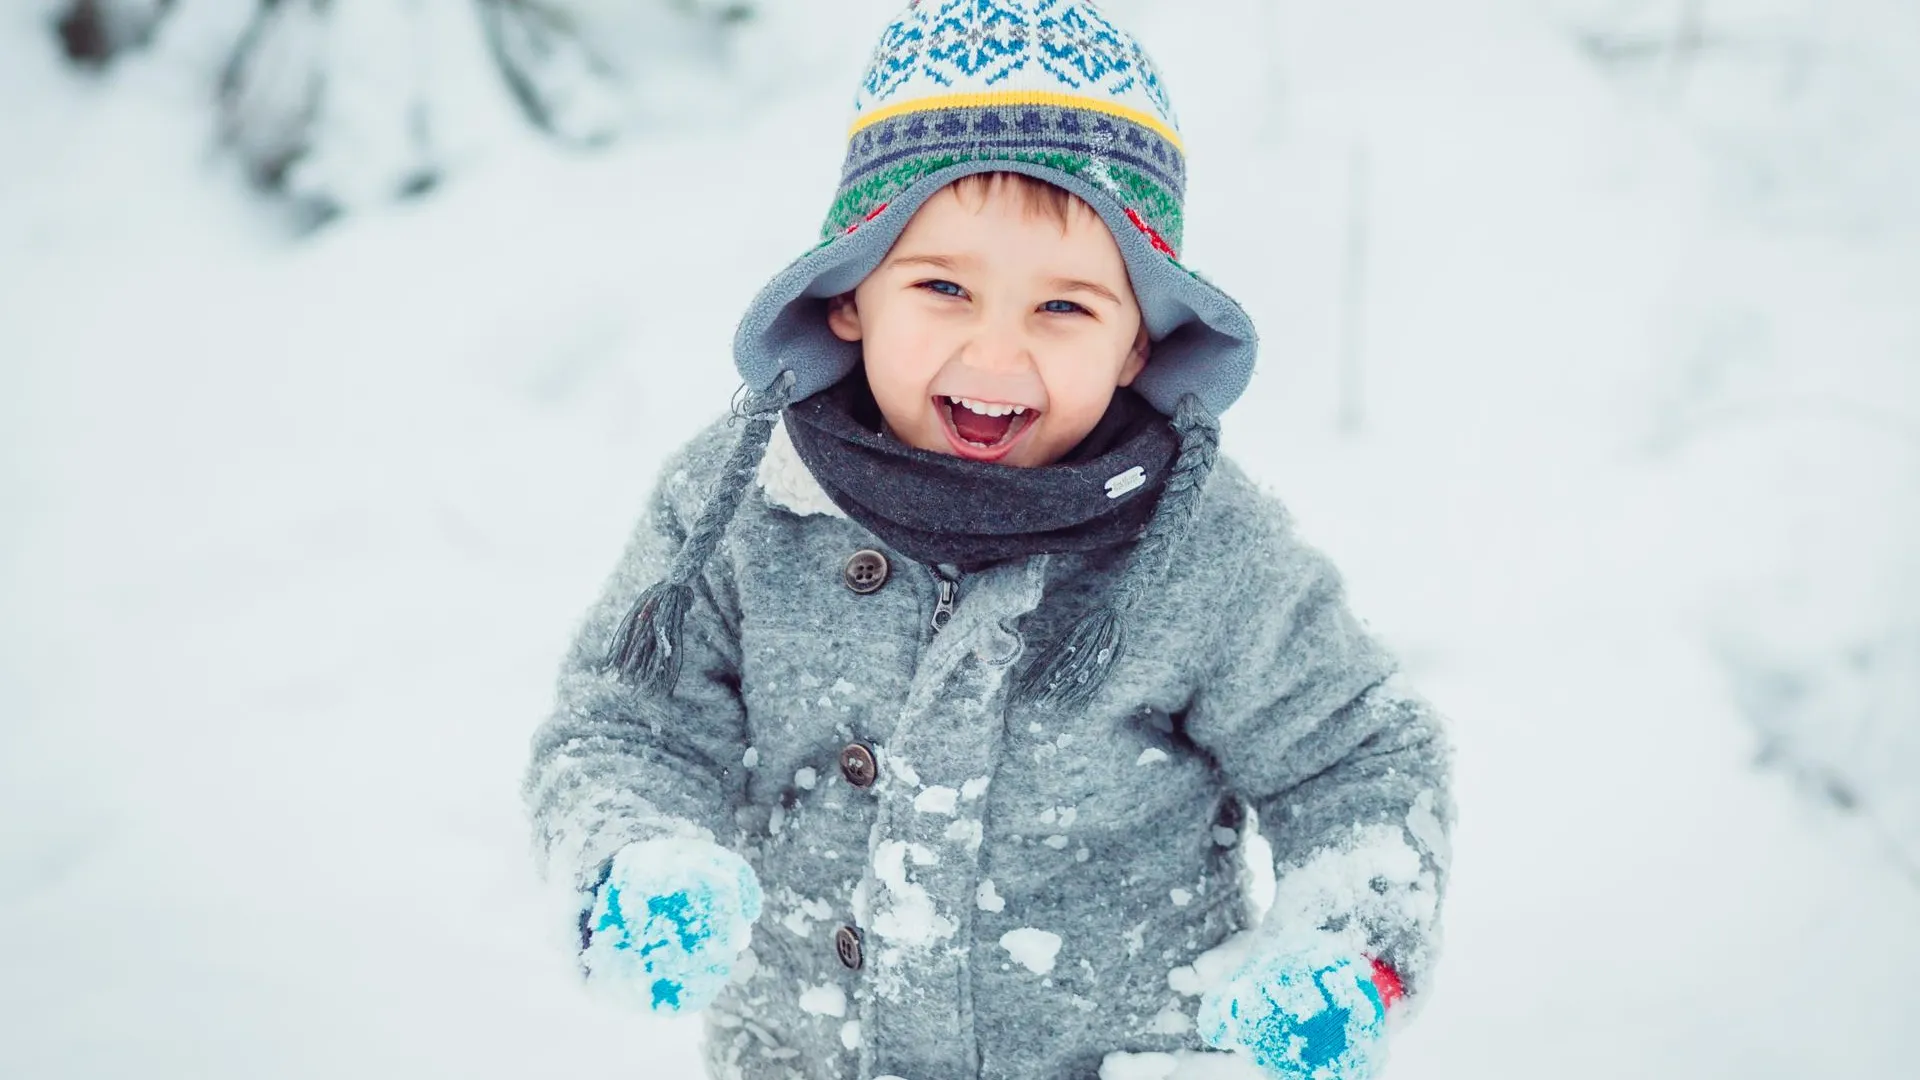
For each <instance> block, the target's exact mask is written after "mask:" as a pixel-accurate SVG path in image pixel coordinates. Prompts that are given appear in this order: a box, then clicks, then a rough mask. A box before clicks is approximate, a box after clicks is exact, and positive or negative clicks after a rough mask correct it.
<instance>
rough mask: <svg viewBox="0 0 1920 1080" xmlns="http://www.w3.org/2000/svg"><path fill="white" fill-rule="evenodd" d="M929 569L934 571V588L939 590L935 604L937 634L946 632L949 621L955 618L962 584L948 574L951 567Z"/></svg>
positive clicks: (935, 628)
mask: <svg viewBox="0 0 1920 1080" xmlns="http://www.w3.org/2000/svg"><path fill="white" fill-rule="evenodd" d="M927 569H929V570H931V571H933V580H934V586H935V588H937V589H938V590H939V593H938V595H937V596H936V597H935V598H934V602H933V632H934V633H936V634H937V633H939V632H940V631H942V630H945V629H946V628H947V623H948V621H949V620H951V619H952V618H953V605H954V604H955V602H956V601H957V600H958V599H959V596H960V582H959V580H958V578H956V577H953V576H950V575H949V574H948V570H950V569H951V567H941V566H929V567H928V568H927Z"/></svg>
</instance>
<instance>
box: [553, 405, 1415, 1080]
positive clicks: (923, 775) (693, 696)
mask: <svg viewBox="0 0 1920 1080" xmlns="http://www.w3.org/2000/svg"><path fill="white" fill-rule="evenodd" d="M735 430H736V429H734V428H732V427H731V426H730V425H728V424H727V423H725V422H721V423H717V424H715V425H714V426H712V427H711V428H709V429H708V430H707V431H705V432H704V433H702V434H701V435H700V436H698V437H696V438H695V439H694V440H692V441H691V442H690V443H689V444H688V445H687V446H686V447H684V448H683V449H682V450H681V451H680V452H679V453H678V454H676V455H675V457H674V458H673V459H672V460H671V461H670V462H669V463H668V464H667V466H666V468H665V469H664V470H663V473H662V475H661V479H660V483H659V484H658V486H657V488H656V490H655V494H654V497H653V500H652V502H651V505H650V507H649V509H648V511H647V513H646V514H645V515H644V516H643V519H642V521H641V523H640V525H639V528H638V529H637V531H636V532H635V535H634V537H633V540H632V542H631V544H630V546H629V548H628V550H627V552H626V554H625V555H624V557H623V558H622V560H621V562H620V564H619V566H618V567H617V569H616V570H615V572H614V573H613V575H612V577H611V579H610V580H609V582H608V583H607V586H606V589H605V592H604V594H603V595H602V597H601V598H600V600H599V602H598V603H597V604H596V605H595V606H594V608H593V609H592V611H591V612H590V613H589V615H588V617H587V619H586V620H585V623H584V625H583V626H582V628H581V630H580V633H579V635H578V637H577V639H576V640H575V642H574V644H573V647H572V649H571V651H570V653H569V655H568V657H567V660H566V662H565V665H564V668H563V671H562V673H561V677H560V684H559V702H558V706H557V708H556V711H555V713H554V715H553V717H552V718H551V719H550V720H549V721H548V722H547V723H546V724H545V725H543V726H542V727H541V729H540V730H539V732H538V733H537V734H536V736H535V738H534V745H533V759H532V763H531V766H530V768H529V770H528V773H527V779H526V787H525V795H526V798H527V803H528V806H529V809H530V812H531V814H532V817H533V821H534V826H535V834H536V849H537V852H538V854H539V857H540V859H541V861H542V865H543V868H544V870H545V872H546V874H547V875H548V877H549V878H550V879H551V880H555V881H556V882H558V883H559V884H560V885H562V886H563V887H564V889H565V890H566V891H568V893H569V897H570V902H575V901H577V902H579V903H581V904H585V903H590V899H587V898H585V897H586V892H585V891H586V890H589V889H590V888H591V885H592V883H593V882H594V881H596V880H598V878H599V875H600V870H601V868H602V866H603V864H604V863H605V862H606V860H608V859H609V858H611V857H612V855H613V854H614V853H615V852H616V851H618V850H619V849H620V848H621V847H622V846H624V845H625V844H627V843H631V842H634V841H638V840H644V839H649V838H652V837H656V836H662V835H704V836H711V837H714V838H716V839H718V840H719V841H720V842H722V843H724V844H727V845H728V846H730V847H733V848H735V849H736V850H738V851H739V852H740V853H741V854H742V855H743V856H745V858H746V859H747V860H748V861H749V862H750V863H751V864H752V865H753V867H754V869H755V870H756V871H757V872H758V874H759V876H760V880H761V882H762V884H763V885H764V887H765V892H766V908H765V912H764V914H763V915H762V917H761V919H760V923H759V926H758V927H757V928H756V930H755V932H754V938H753V941H754V948H753V953H754V962H752V963H749V964H746V965H743V971H745V972H747V973H748V974H746V975H744V976H743V977H741V978H739V979H737V980H736V982H735V984H734V985H733V986H732V987H730V988H729V989H728V991H727V992H726V993H725V994H723V995H722V997H721V998H720V1000H719V1001H718V1002H717V1003H716V1004H715V1005H714V1006H713V1007H712V1008H711V1009H710V1010H709V1011H708V1013H707V1022H708V1055H709V1063H710V1067H711V1070H712V1072H713V1074H714V1075H715V1076H717V1077H726V1078H740V1080H826V1078H835V1080H839V1078H860V1080H871V1078H874V1077H879V1076H883V1075H888V1074H893V1075H898V1076H903V1077H909V1078H913V1080H934V1078H938V1080H959V1078H962V1077H967V1078H972V1077H979V1078H982V1080H1014V1078H1019V1080H1086V1078H1089V1077H1093V1076H1095V1075H1096V1074H1098V1073H1099V1071H1100V1069H1101V1063H1102V1062H1103V1060H1105V1059H1106V1058H1107V1056H1108V1055H1109V1054H1115V1055H1119V1054H1135V1055H1150V1056H1149V1057H1144V1058H1136V1059H1124V1058H1120V1057H1116V1058H1115V1061H1116V1062H1118V1061H1122V1060H1171V1059H1170V1058H1166V1057H1165V1055H1177V1056H1178V1057H1180V1058H1187V1057H1189V1056H1190V1055H1196V1054H1204V1053H1205V1052H1206V1048H1205V1045H1204V1044H1203V1043H1202V1041H1201V1039H1200V1037H1199V1035H1198V1034H1197V1033H1196V1031H1195V1029H1194V1013H1195V1010H1196V1008H1197V1006H1198V1000H1199V995H1200V994H1201V993H1202V992H1203V991H1204V990H1205V989H1207V987H1206V985H1205V978H1204V974H1205V973H1206V972H1207V971H1209V970H1210V968H1212V967H1217V966H1218V965H1217V964H1215V963H1210V956H1217V955H1219V954H1217V953H1211V954H1210V950H1215V949H1216V947H1218V946H1222V945H1223V944H1224V943H1227V942H1228V941H1229V939H1230V938H1235V940H1238V941H1242V942H1244V941H1248V940H1255V939H1257V938H1258V937H1259V935H1262V934H1268V933H1280V932H1284V931H1286V930H1289V929H1295V928H1301V927H1307V926H1324V927H1327V928H1329V929H1333V930H1335V931H1338V932H1340V933H1342V934H1344V935H1346V936H1347V938H1348V939H1349V940H1350V941H1351V942H1352V943H1353V945H1354V947H1355V948H1356V949H1360V950H1364V951H1366V952H1367V953H1369V954H1371V955H1376V956H1379V957H1381V958H1383V959H1384V960H1386V961H1387V962H1388V963H1390V964H1391V965H1393V966H1394V967H1395V968H1396V969H1397V970H1398V971H1399V973H1400V975H1401V977H1402V979H1403V980H1404V982H1405V984H1406V988H1407V991H1408V994H1409V997H1408V1003H1407V1004H1408V1005H1409V1006H1414V1005H1417V1003H1418V1002H1420V1001H1421V1000H1422V998H1423V994H1424V991H1425V988H1426V986H1427V983H1428V980H1429V976H1430V973H1431V970H1432V967H1433V965H1434V961H1435V954H1436V951H1437V944H1438V920H1439V913H1440V898H1441V896H1442V894H1443V892H1444V889H1445V883H1446V877H1447V870H1448V860H1449V855H1448V843H1447V838H1448V831H1449V829H1450V827H1451V820H1452V813H1453V810H1452V800H1451V798H1450V795H1449V786H1448V785H1449V753H1448V747H1447V742H1446V738H1445V734H1444V730H1443V728H1442V725H1441V722H1440V720H1439V718H1438V717H1437V716H1436V715H1435V714H1434V712H1433V711H1432V710H1431V708H1430V707H1428V706H1427V705H1426V704H1424V703H1423V702H1422V701H1421V700H1420V699H1419V698H1418V697H1417V696H1415V695H1413V694H1412V693H1410V692H1408V691H1407V690H1406V689H1404V688H1403V687H1402V686H1401V685H1400V683H1399V680H1398V679H1397V678H1393V677H1392V675H1393V668H1394V665H1393V661H1392V659H1391V657H1390V656H1389V655H1388V654H1387V653H1386V652H1385V651H1384V650H1383V649H1382V648H1381V646H1380V645H1379V644H1378V643H1376V642H1375V641H1374V640H1373V639H1372V637H1371V636H1369V634H1368V633H1367V632H1366V630H1365V628H1364V627H1363V626H1362V624H1361V623H1360V622H1359V621H1358V620H1357V619H1356V618H1355V617H1354V616H1353V615H1352V614H1351V613H1350V612H1349V611H1348V609H1347V607H1346V605H1345V602H1344V598H1343V591H1342V587H1341V584H1340V580H1339V577H1338V574H1337V573H1336V572H1335V570H1334V568H1333V567H1332V565H1331V564H1330V563H1329V562H1328V561H1327V559H1326V558H1325V557H1324V556H1322V555H1321V554H1319V553H1318V552H1317V551H1315V550H1314V549H1312V548H1311V547H1309V546H1307V545H1305V544H1304V543H1302V542H1301V541H1300V540H1299V539H1297V538H1296V537H1295V535H1294V533H1293V531H1292V529H1291V526H1290V525H1289V522H1288V518H1287V515H1286V513H1285V511H1284V510H1283V509H1282V507H1281V506H1280V504H1279V503H1278V502H1277V501H1276V500H1275V499H1273V498H1272V497H1270V496H1268V495H1265V494H1263V493H1262V492H1260V491H1259V490H1258V489H1257V488H1256V487H1255V485H1254V484H1253V483H1252V482H1251V481H1250V480H1249V479H1248V478H1247V477H1246V475H1245V474H1244V473H1243V472H1242V471H1241V470H1240V469H1238V468H1237V467H1235V466H1234V465H1233V464H1232V463H1231V462H1228V461H1225V460H1223V461H1222V462H1221V464H1220V466H1219V467H1218V468H1217V469H1216V470H1215V472H1214V474H1213V476H1212V478H1211V480H1210V481H1209V484H1208V487H1207V490H1206V493H1205V496H1204V499H1203V503H1202V506H1201V509H1200V511H1199V513H1198V514H1197V515H1196V520H1195V524H1194V526H1193V529H1192V531H1191V532H1190V533H1189V535H1188V536H1187V538H1186V539H1185V540H1184V541H1183V545H1184V546H1183V548H1182V551H1181V553H1180V554H1179V555H1178V556H1177V557H1176V558H1175V559H1174V561H1173V565H1172V566H1171V568H1170V569H1169V571H1168V573H1167V574H1166V576H1165V579H1164V581H1163V582H1162V584H1161V586H1160V588H1159V589H1158V590H1157V592H1155V593H1154V594H1153V595H1151V596H1150V597H1148V598H1146V599H1145V600H1143V601H1142V603H1141V605H1140V607H1139V608H1138V609H1137V613H1136V615H1135V616H1134V625H1133V626H1132V628H1131V634H1132V636H1131V639H1130V642H1129V647H1128V651H1127V653H1126V655H1125V657H1124V658H1123V660H1122V662H1121V664H1120V666H1119V667H1118V668H1117V669H1116V670H1115V672H1114V675H1113V677H1112V679H1111V680H1110V681H1109V682H1108V684H1107V685H1106V686H1105V687H1104V688H1103V689H1102V690H1101V691H1100V693H1099V695H1098V696H1097V697H1096V698H1095V700H1094V701H1093V702H1092V703H1091V704H1090V705H1089V706H1087V707H1085V708H1083V709H1080V710H1078V711H1062V712H1050V711H1046V710H1044V709H1041V708H1038V707H1036V706H1033V705H1030V704H1027V703H1024V702H1022V701H1019V700H1016V699H1012V698H1011V697H1010V695H1009V689H1010V686H1011V684H1012V683H1013V681H1014V677H1015V676H1016V675H1017V673H1018V672H1019V670H1020V662H1021V660H1022V658H1023V657H1030V656H1032V655H1036V654H1037V653H1038V652H1039V651H1040V650H1042V649H1044V648H1045V647H1046V646H1047V645H1048V644H1050V643H1051V642H1053V641H1054V640H1056V639H1057V638H1058V637H1059V636H1060V635H1062V634H1064V633H1065V632H1066V631H1067V630H1068V628H1070V627H1071V626H1072V625H1073V622H1074V620H1075V619H1077V618H1078V617H1080V616H1081V615H1082V614H1084V613H1085V612H1086V611H1088V610H1089V609H1090V608H1091V607H1092V606H1093V605H1095V604H1097V603H1098V602H1099V600H1100V597H1101V595H1102V592H1103V590H1104V589H1105V588H1106V587H1107V586H1108V585H1109V584H1110V582H1111V581H1112V580H1113V579H1114V576H1115V575H1116V574H1118V573H1119V571H1120V569H1121V567H1122V565H1123V555H1124V553H1115V552H1104V553H1094V554H1090V555H1051V556H1048V555H1042V556H1035V557H1031V558H1026V559H1019V560H1013V561H1010V562H1006V563H1002V564H999V565H996V566H993V567H991V568H989V569H986V570H984V571H981V572H978V573H974V574H969V575H965V576H963V577H960V578H959V579H958V588H957V601H956V603H955V604H954V606H953V610H952V615H951V619H950V621H948V622H947V623H946V625H945V626H944V628H943V629H941V630H938V631H936V630H935V629H934V628H933V614H934V610H935V608H936V605H937V604H938V602H939V599H940V595H941V592H942V574H941V572H940V571H938V570H937V569H936V568H931V567H927V566H923V565H920V564H916V563H913V562H911V561H909V560H907V559H906V558H905V557H903V556H900V555H898V554H897V553H894V552H892V551H890V550H888V549H887V548H886V546H885V545H884V544H882V543H881V542H880V541H879V540H878V539H877V538H876V537H875V536H873V535H872V534H871V533H869V532H868V531H867V530H866V529H864V528H863V527H861V526H860V525H858V524H856V523H855V522H853V521H851V520H849V519H847V518H845V517H844V516H843V515H841V514H840V513H839V512H838V511H837V510H836V509H835V508H834V507H833V504H832V503H831V502H830V501H828V500H827V499H826V498H825V497H824V495H823V494H822V493H821V492H820V491H819V488H818V486H817V484H815V483H814V482H813V480H812V477H811V475H810V474H809V473H808V472H807V470H806V468H805V466H804V465H802V464H801V463H800V462H799V460H798V458H797V457H796V456H795V455H794V453H793V450H792V447H791V444H790V443H788V442H787V440H786V439H785V437H784V431H782V430H781V429H778V428H776V430H775V437H774V440H773V442H772V444H771V446H770V447H769V449H768V452H767V456H766V458H765V460H764V461H763V463H762V466H761V469H760V472H759V478H760V483H759V485H758V486H757V489H756V490H755V491H753V492H751V493H750V494H749V495H748V496H747V498H746V500H745V501H744V502H743V503H742V505H741V507H740V510H739V511H738V513H737V514H736V516H735V518H734V520H733V522H732V524H731V526H730V527H729V529H728V532H727V534H726V537H725V539H724V541H723V543H722V546H721V549H720V552H719V554H717V555H716V556H715V557H714V558H713V559H712V560H710V561H709V564H708V566H707V567H706V569H705V572H704V575H703V577H702V578H701V580H700V583H699V588H698V590H697V592H698V599H697V602H696V604H695V607H694V609H693V611H692V612H691V613H690V614H689V617H688V619H687V622H686V629H685V632H684V633H683V637H682V642H681V645H680V647H681V648H682V649H684V650H686V652H685V654H684V655H683V656H682V658H681V660H682V667H681V675H680V678H679V681H678V684H677V685H676V687H675V688H674V691H673V693H672V694H671V696H664V695H661V694H658V693H654V692H649V691H646V690H642V689H639V688H636V687H634V686H632V685H629V684H627V683H624V682H621V681H620V680H619V679H617V678H616V677H615V676H614V675H613V674H610V673H604V672H603V671H602V670H601V659H602V657H603V655H604V653H605V649H606V645H607V642H608V641H609V640H610V638H611V637H612V635H613V633H614V630H615V627H616V625H617V624H618V623H619V621H620V620H621V619H622V618H623V617H624V615H625V614H626V611H627V608H628V606H629V605H630V604H631V603H632V602H633V599H634V597H636V596H638V595H639V594H640V593H641V592H642V591H643V590H645V589H646V588H647V586H649V585H650V584H652V583H654V582H656V581H658V580H659V579H660V578H661V577H662V576H663V574H664V572H665V567H666V565H667V563H668V561H669V560H670V559H671V558H672V555H673V553H674V552H675V551H676V550H677V549H678V548H679V545H680V542H681V539H682V538H683V536H684V534H685V529H686V527H687V525H688V523H689V522H690V521H691V520H692V519H693V518H694V517H695V516H696V515H697V512H698V510H699V507H700V505H701V500H702V499H703V498H704V496H705V493H706V492H707V491H708V490H709V488H710V485H711V480H712V476H713V473H714V471H715V469H716V468H717V466H718V464H719V463H720V462H721V461H722V460H723V459H724V457H725V455H726V453H727V450H728V448H729V446H730V445H731V443H732V440H733V439H734V437H735ZM869 550H871V551H878V552H880V553H881V554H883V555H884V556H885V558H886V561H887V572H888V576H887V578H886V580H885V582H884V584H883V585H881V587H880V588H878V589H877V590H874V591H872V592H867V593H862V592H856V591H855V590H854V589H853V588H851V587H850V586H849V583H848V580H847V575H846V569H847V564H848V561H849V559H850V558H851V557H852V556H853V555H854V554H855V553H856V552H861V551H869ZM871 565H872V560H871V558H870V557H869V558H868V559H867V560H866V567H867V569H869V570H870V569H871ZM869 762H870V763H871V764H872V765H873V766H875V767H874V768H872V769H871V770H870V771H867V770H865V765H866V764H868V763H869ZM856 781H858V783H857V782H856ZM1248 810H1252V811H1254V815H1249V813H1248ZM1255 815H1257V821H1258V823H1259V827H1260V830H1261V832H1262V834H1263V835H1264V836H1265V837H1266V838H1267V839H1268V841H1269V842H1270V843H1271V845H1272V849H1273V853H1274V858H1275V860H1276V863H1277V868H1276V872H1277V874H1278V881H1279V888H1278V895H1277V897H1276V901H1275V904H1274V906H1273V909H1272V911H1271V913H1270V914H1269V915H1268V917H1267V922H1266V924H1265V925H1264V926H1262V927H1260V928H1257V929H1254V930H1253V931H1252V933H1251V934H1250V935H1238V937H1237V938H1236V934H1237V932H1239V931H1242V930H1246V929H1248V928H1249V927H1248V924H1249V922H1250V919H1251V916H1250V914H1249V905H1248V896H1247V885H1248V875H1247V873H1246V868H1245V866H1244V863H1243V860H1242V858H1241V851H1240V846H1241V843H1240V842H1241V840H1242V839H1243V838H1244V835H1245V831H1246V829H1247V827H1248V823H1249V822H1250V821H1252V820H1255ZM570 914H572V915H574V916H577V910H576V911H574V912H572V913H570ZM569 925H571V924H569ZM856 964H857V967H856V966H853V965H856ZM1396 1012H1397V1013H1399V1014H1401V1015H1402V1016H1406V1015H1410V1010H1409V1009H1408V1008H1405V1007H1403V1008H1401V1009H1397V1010H1396ZM1152 1055H1159V1056H1158V1057H1154V1056H1152Z"/></svg>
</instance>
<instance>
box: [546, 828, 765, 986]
mask: <svg viewBox="0 0 1920 1080" xmlns="http://www.w3.org/2000/svg"><path fill="white" fill-rule="evenodd" d="M760 901H761V895H760V881H759V879H758V878H757V877H755V875H754V872H753V868H752V867H751V866H748V865H747V863H746V860H744V859H742V858H741V857H740V856H738V855H735V854H734V853H733V852H731V851H728V850H727V849H726V848H723V847H721V846H719V845H718V844H714V843H711V842H709V841H705V840H692V839H686V838H681V837H669V838H665V839H660V840H646V841H642V842H641V843H637V844H628V845H627V846H626V847H624V848H621V849H620V851H619V852H618V853H617V854H615V855H614V857H613V862H612V865H611V866H610V868H609V869H608V872H607V879H606V881H605V882H603V883H602V884H601V885H600V889H599V892H598V893H597V894H596V896H595V899H594V905H593V910H592V911H591V912H590V913H589V914H588V917H587V924H586V930H587V935H588V936H587V939H586V943H585V946H584V947H583V949H582V950H581V954H580V958H581V962H582V963H583V964H585V966H586V969H587V977H588V980H589V981H590V982H591V983H593V984H594V985H595V986H596V987H597V988H599V989H601V990H603V991H606V992H609V993H611V994H612V995H614V996H615V997H616V998H618V999H620V1000H623V1001H627V1002H631V1003H634V1004H638V1005H640V1006H642V1007H644V1008H647V1009H650V1010H652V1011H654V1012H657V1013H678V1012H693V1011H695V1010H698V1009H704V1008H706V1007H707V1006H708V1005H709V1004H711V1003H712V1002H713V999H714V998H716V997H718V996H720V991H722V990H724V989H725V988H726V985H727V979H728V978H729V977H730V976H731V975H732V971H733V965H734V962H735V961H736V960H737V959H738V958H739V956H740V953H741V952H742V951H743V950H745V949H746V947H747V945H748V944H749V943H750V942H751V941H752V938H753V922H754V920H755V919H758V918H759V917H760Z"/></svg>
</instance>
